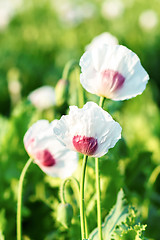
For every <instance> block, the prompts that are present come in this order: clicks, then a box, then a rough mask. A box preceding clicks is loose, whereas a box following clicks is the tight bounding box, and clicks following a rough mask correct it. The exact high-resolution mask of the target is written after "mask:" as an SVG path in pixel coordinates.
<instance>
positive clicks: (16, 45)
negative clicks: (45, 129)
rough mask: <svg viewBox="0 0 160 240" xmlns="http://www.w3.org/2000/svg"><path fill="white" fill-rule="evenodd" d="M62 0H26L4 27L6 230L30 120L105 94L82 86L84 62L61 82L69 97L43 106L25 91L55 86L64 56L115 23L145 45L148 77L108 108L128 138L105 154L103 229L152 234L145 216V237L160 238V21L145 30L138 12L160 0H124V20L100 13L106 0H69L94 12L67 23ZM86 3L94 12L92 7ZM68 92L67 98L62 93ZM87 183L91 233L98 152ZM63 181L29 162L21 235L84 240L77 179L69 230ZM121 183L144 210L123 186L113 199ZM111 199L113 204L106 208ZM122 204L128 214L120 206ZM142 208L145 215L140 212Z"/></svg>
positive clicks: (131, 43) (133, 43)
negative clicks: (60, 216)
mask: <svg viewBox="0 0 160 240" xmlns="http://www.w3.org/2000/svg"><path fill="white" fill-rule="evenodd" d="M55 2H56V1H51V2H49V1H45V0H42V1H39V0H24V1H23V6H22V9H21V10H20V11H18V12H16V13H15V15H13V16H12V19H11V20H10V22H9V25H8V26H7V27H6V28H4V29H0V49H1V50H0V113H1V115H0V206H1V209H0V239H16V235H15V234H16V233H15V225H16V223H15V219H16V218H15V216H16V204H17V187H18V179H19V176H20V173H21V170H22V168H23V166H24V165H25V163H26V161H27V158H28V155H27V153H26V152H25V149H24V146H23V136H24V134H25V132H26V131H27V129H28V128H29V126H31V125H32V124H33V123H34V122H35V121H37V120H38V119H41V118H46V119H48V120H50V121H51V120H53V119H54V118H59V117H60V116H61V114H64V113H66V112H67V111H68V105H78V106H79V107H82V105H83V104H84V102H86V101H95V102H97V103H98V101H99V98H98V97H97V96H94V95H91V94H89V93H87V92H84V90H83V89H82V87H81V85H80V84H79V69H78V68H77V69H75V70H74V71H73V72H72V73H71V75H70V77H69V79H67V80H68V81H69V87H68V86H67V87H68V89H61V87H60V90H61V95H62V96H64V95H65V97H66V96H67V102H66V103H65V104H62V106H59V107H58V106H56V107H54V109H49V110H46V111H43V112H40V111H38V110H37V109H35V108H34V107H33V106H32V105H31V104H30V103H29V102H28V101H27V100H26V97H27V95H28V94H29V93H30V92H31V91H32V90H34V89H35V88H37V87H39V86H42V85H46V84H48V85H51V86H56V84H57V82H58V80H59V79H60V78H61V77H62V72H63V68H64V66H65V64H66V63H67V62H68V61H69V60H71V59H75V60H76V61H77V62H78V61H79V59H80V57H81V55H82V54H83V52H84V48H85V46H86V44H88V43H89V42H90V41H91V40H92V38H93V37H95V36H96V35H98V34H100V33H102V32H105V31H108V32H111V33H112V34H114V35H115V36H116V37H118V40H119V42H120V44H124V45H126V46H127V47H129V48H130V49H132V50H133V51H135V52H136V53H137V54H138V56H139V57H140V59H141V62H142V65H143V66H144V67H145V69H146V70H147V72H148V73H149V75H150V77H151V80H150V82H149V84H148V86H147V89H146V90H145V91H144V93H143V94H142V95H141V96H137V97H136V98H134V99H131V100H128V101H123V102H113V101H110V100H106V102H105V106H104V107H105V109H106V110H107V111H108V112H109V113H110V114H111V115H112V116H113V117H114V119H116V120H117V121H118V122H119V123H120V125H121V126H122V128H123V132H122V136H123V138H122V139H121V140H120V141H119V142H118V143H117V145H116V146H115V147H114V148H113V149H111V150H110V151H109V152H108V154H107V155H106V156H104V157H103V158H101V159H100V170H101V171H100V172H101V203H102V218H103V219H105V220H104V223H105V227H104V229H105V230H104V232H105V233H106V231H107V234H109V235H107V236H110V237H111V239H115V240H120V239H122V240H134V239H135V240H138V239H145V238H144V237H143V232H144V230H145V224H147V228H146V230H145V236H147V237H148V238H149V239H153V240H159V239H160V231H159V222H160V211H159V206H160V190H159V189H160V181H159V180H160V175H159V171H158V170H157V169H159V165H160V160H159V156H160V148H159V137H160V127H159V126H160V125H159V118H160V115H159V108H158V106H159V105H158V104H159V100H160V98H159V96H160V94H159V77H160V76H159V71H158V69H159V55H160V44H159V43H160V31H159V29H160V28H159V25H157V26H156V27H155V28H153V29H152V30H150V31H149V30H148V31H147V30H145V29H142V28H141V27H140V25H139V17H140V14H141V13H142V12H143V11H144V10H148V9H152V10H154V11H155V12H156V14H157V16H158V21H159V22H160V19H159V16H160V7H159V1H158V0H148V1H145V0H142V1H139V0H134V1H132V0H130V1H128V0H123V1H122V2H123V3H124V5H125V9H124V13H123V14H122V16H120V17H118V18H117V19H107V18H105V17H104V16H103V15H102V3H101V1H96V0H95V1H89V0H88V1H84V0H78V1H75V2H74V1H70V2H71V3H73V5H74V9H76V7H77V6H78V7H80V8H81V9H82V10H84V9H83V7H82V6H84V4H86V3H89V4H91V6H92V7H93V9H94V14H93V15H92V16H91V17H90V18H84V19H82V21H79V22H76V23H72V22H67V20H66V19H64V17H65V16H64V14H65V13H64V12H63V14H60V12H58V10H57V8H56V7H55V5H56V4H55V5H54V6H53V5H52V4H54V3H55ZM65 2H67V1H62V3H61V6H63V5H64V6H65ZM89 6H90V5H89ZM92 7H89V9H91V8H92ZM83 12H85V14H87V11H83ZM133 13H134V14H133ZM12 81H13V82H14V81H16V82H18V83H19V85H20V90H19V95H18V98H16V99H15V98H14V95H13V93H12V92H11V88H10V83H11V82H12ZM14 90H15V88H14ZM64 90H67V92H66V91H64ZM61 101H62V103H63V99H61ZM65 101H66V99H65ZM80 170H81V160H80V162H79V167H78V169H77V171H76V172H75V173H74V176H75V177H76V178H77V179H78V180H79V179H80ZM86 182H87V183H86V188H85V206H86V212H87V221H88V228H89V232H92V231H93V229H95V228H96V226H97V217H96V194H95V174H94V159H92V158H89V159H88V167H87V176H86ZM60 183H61V180H60V179H53V178H51V177H49V176H45V174H44V173H43V172H42V171H41V170H40V169H39V168H38V167H37V165H35V164H32V165H31V167H30V169H29V171H28V173H27V175H26V179H25V182H24V192H23V209H22V216H23V223H22V226H23V234H24V239H26V240H27V239H32V240H33V239H34V240H37V239H38V240H41V239H45V240H56V239H59V240H75V239H76V240H80V237H79V236H80V221H79V220H80V219H79V204H78V200H79V199H78V196H77V195H76V194H75V193H74V190H73V189H72V188H70V187H67V190H66V199H67V202H69V203H70V204H72V206H73V212H74V215H73V219H72V225H71V227H70V228H69V229H68V230H66V229H65V228H64V227H63V226H62V225H61V223H59V222H58V221H57V207H58V205H59V202H60V199H59V186H60ZM121 188H123V189H124V190H125V193H126V198H127V200H128V202H129V204H131V205H133V206H135V208H136V209H137V212H136V211H135V210H134V209H133V208H131V207H128V205H127V204H126V201H125V200H124V199H123V193H122V191H121V192H120V193H119V195H118V196H119V197H118V199H117V203H116V205H115V207H116V208H117V211H116V212H114V208H115V207H114V208H112V206H113V205H114V204H115V202H116V196H117V193H118V191H119V189H121ZM117 204H118V205H117ZM111 208H112V212H110V214H109V215H108V217H106V215H107V214H108V212H109V210H110V209H111ZM120 212H122V213H123V214H122V215H119V214H118V213H120ZM115 213H116V214H115ZM139 214H140V216H141V223H140V221H139V220H138V218H137V216H138V215H139ZM108 223H110V224H109V225H108ZM111 226H112V228H111ZM39 229H40V231H39Z"/></svg>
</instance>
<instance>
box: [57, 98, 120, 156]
mask: <svg viewBox="0 0 160 240" xmlns="http://www.w3.org/2000/svg"><path fill="white" fill-rule="evenodd" d="M121 130H122V128H121V126H120V125H119V123H117V122H115V121H114V120H113V119H112V117H111V116H110V115H109V114H108V113H107V112H106V111H104V110H103V109H102V108H101V107H99V106H98V105H97V104H96V103H94V102H87V103H86V104H85V105H84V106H83V108H82V109H79V108H78V107H76V106H71V107H70V112H69V115H65V116H62V117H61V119H60V120H59V121H57V122H56V124H55V126H54V127H53V131H54V133H55V134H56V136H57V138H58V139H59V140H60V141H61V142H62V143H63V144H64V145H65V146H66V147H67V148H69V149H71V150H74V151H78V152H81V153H83V154H86V155H89V156H93V157H101V156H103V155H105V154H106V153H107V152H108V150H109V148H112V147H114V145H115V144H116V142H117V141H118V140H119V139H120V138H121Z"/></svg>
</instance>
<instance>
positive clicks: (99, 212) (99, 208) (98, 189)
mask: <svg viewBox="0 0 160 240" xmlns="http://www.w3.org/2000/svg"><path fill="white" fill-rule="evenodd" d="M104 101H105V98H104V97H100V101H99V106H100V107H101V108H103V105H104ZM95 171H96V192H97V223H98V234H99V240H102V216H101V191H100V174H99V160H98V158H95Z"/></svg>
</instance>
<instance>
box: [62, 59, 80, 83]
mask: <svg viewBox="0 0 160 240" xmlns="http://www.w3.org/2000/svg"><path fill="white" fill-rule="evenodd" d="M77 64H78V63H77V62H76V61H75V60H70V61H69V62H67V64H66V65H65V67H64V70H63V73H62V79H65V80H67V79H68V78H69V74H70V72H71V71H72V69H73V68H74V66H75V65H77Z"/></svg>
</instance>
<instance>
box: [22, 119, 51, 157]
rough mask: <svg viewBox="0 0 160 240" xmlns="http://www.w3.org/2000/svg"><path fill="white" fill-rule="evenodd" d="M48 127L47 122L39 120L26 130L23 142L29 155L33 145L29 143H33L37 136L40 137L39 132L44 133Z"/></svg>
mask: <svg viewBox="0 0 160 240" xmlns="http://www.w3.org/2000/svg"><path fill="white" fill-rule="evenodd" d="M48 126H49V122H48V121H47V120H39V121H37V122H36V123H34V124H33V125H32V126H31V127H30V128H29V129H28V131H27V132H26V134H25V135H24V138H23V142H24V145H25V148H26V150H27V152H28V153H29V154H30V152H32V145H33V144H31V142H32V143H33V141H34V142H35V141H36V138H37V137H38V135H40V134H41V132H45V130H46V129H48Z"/></svg>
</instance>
